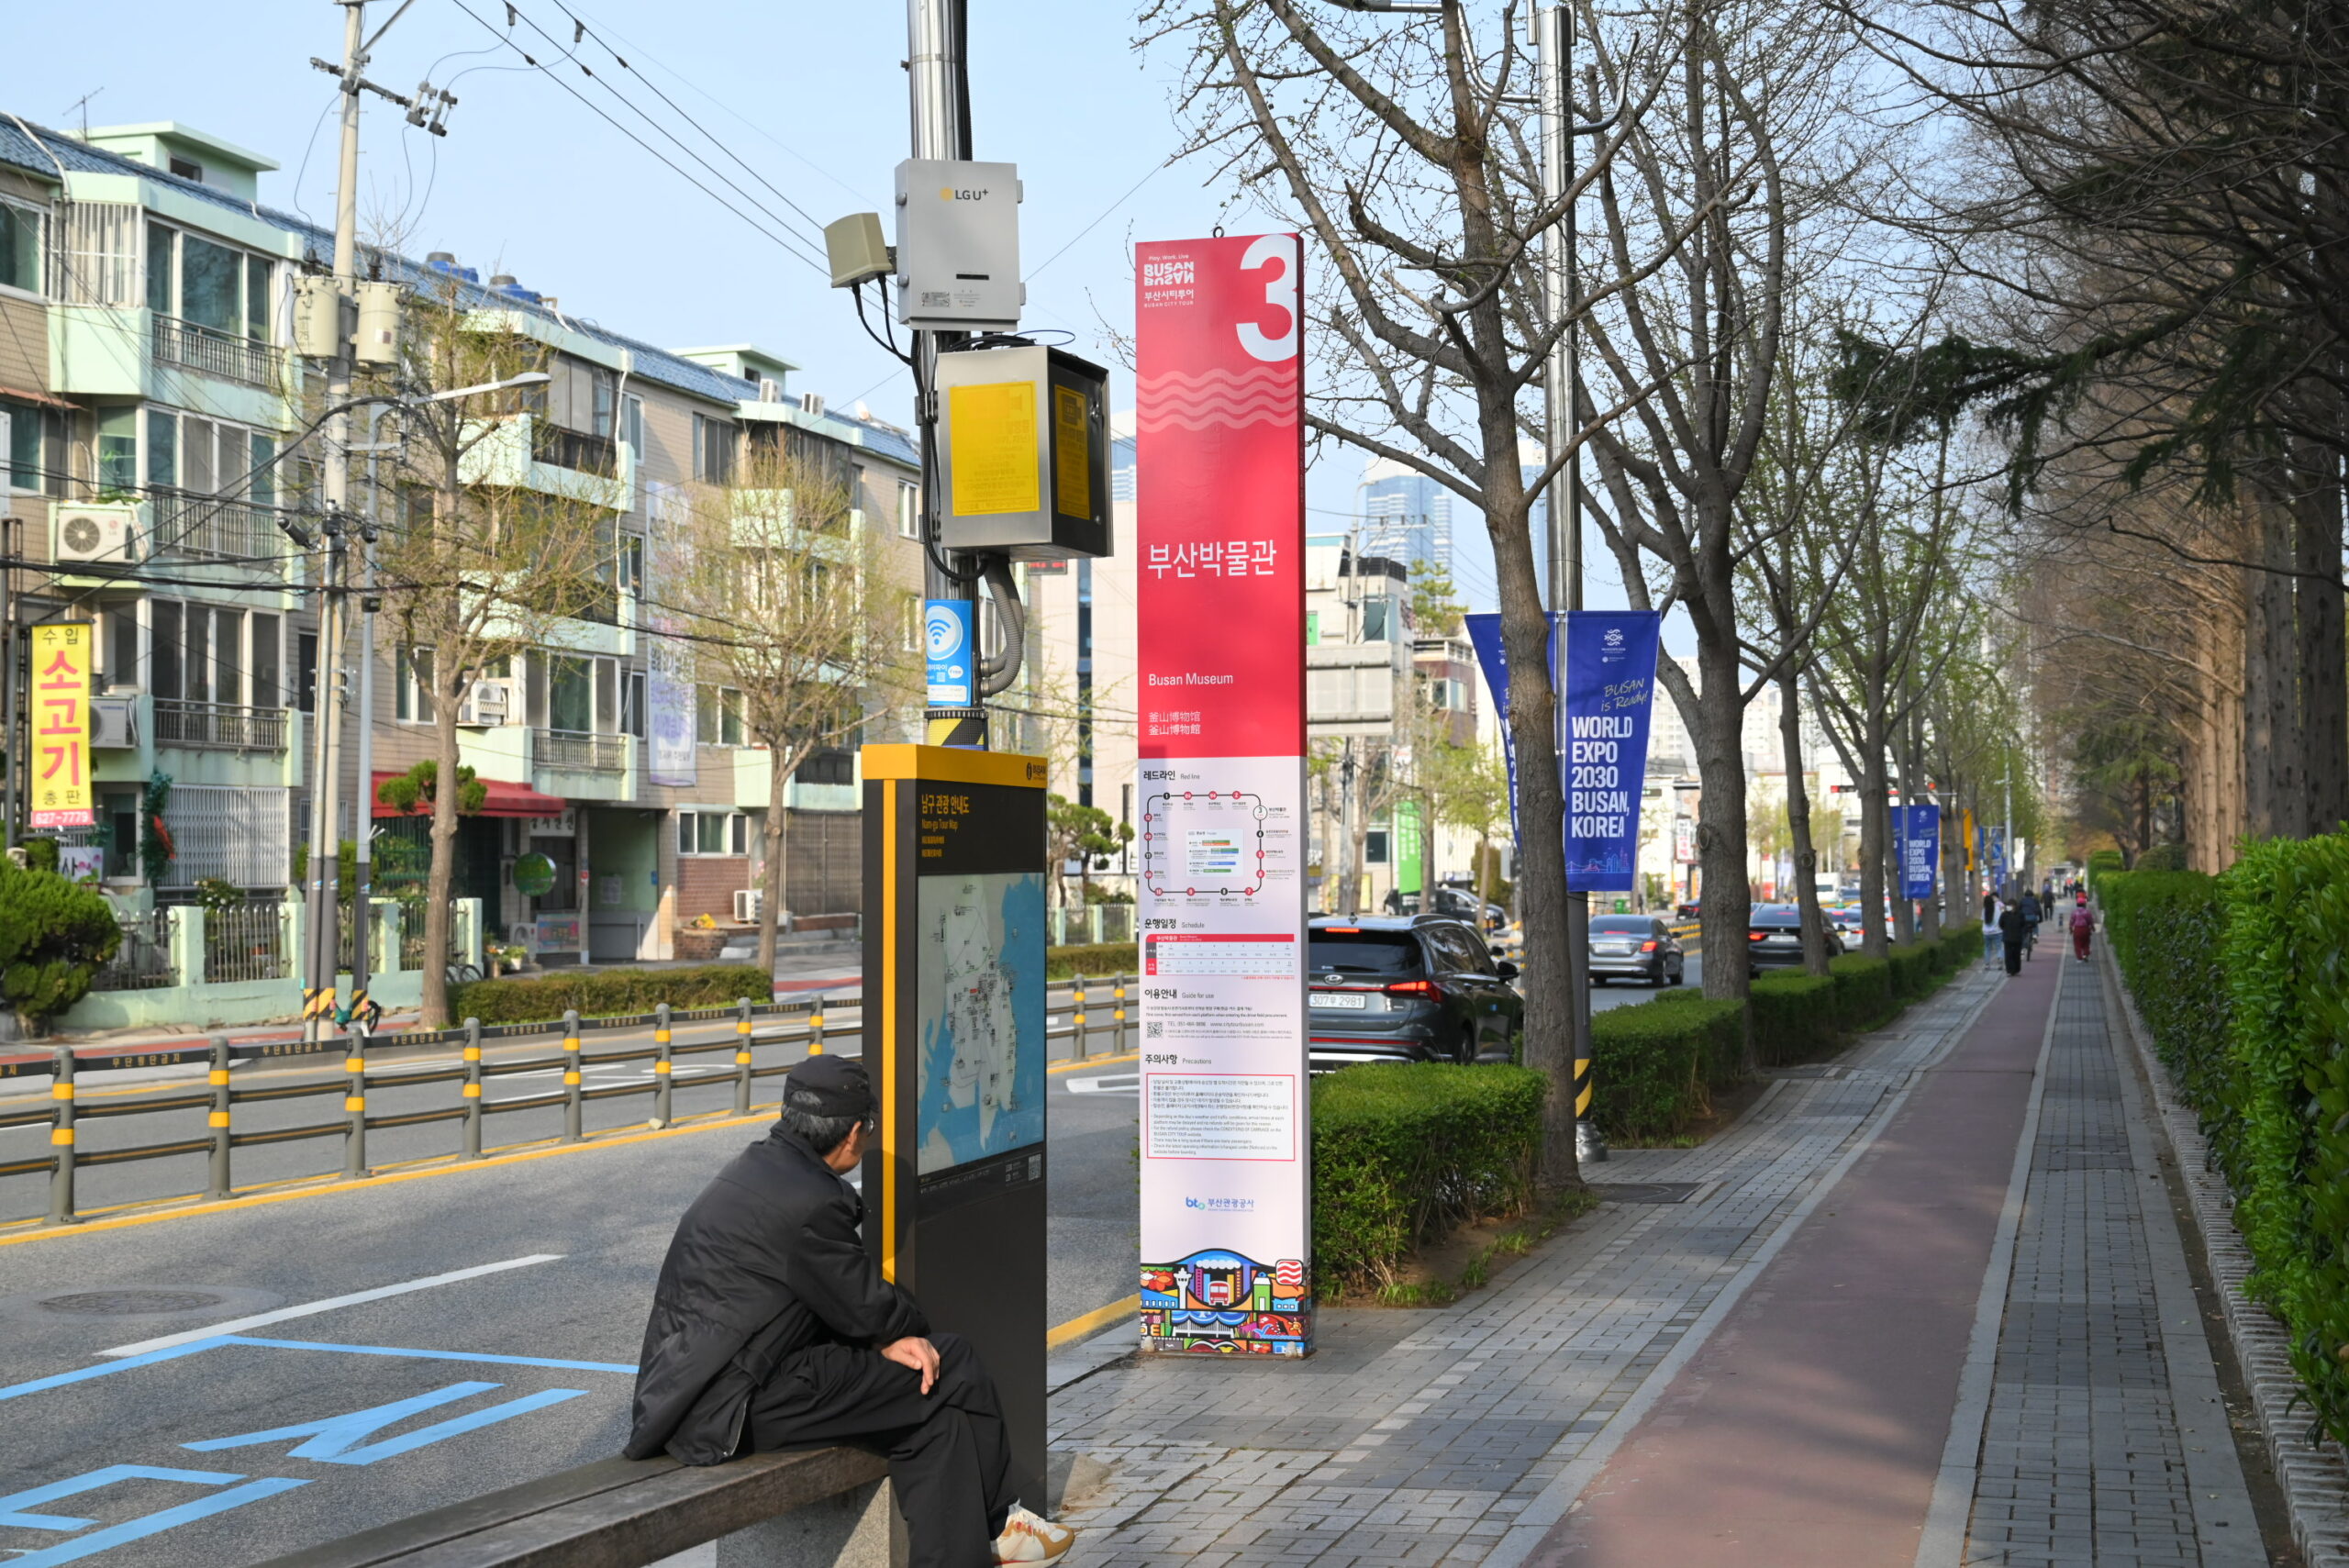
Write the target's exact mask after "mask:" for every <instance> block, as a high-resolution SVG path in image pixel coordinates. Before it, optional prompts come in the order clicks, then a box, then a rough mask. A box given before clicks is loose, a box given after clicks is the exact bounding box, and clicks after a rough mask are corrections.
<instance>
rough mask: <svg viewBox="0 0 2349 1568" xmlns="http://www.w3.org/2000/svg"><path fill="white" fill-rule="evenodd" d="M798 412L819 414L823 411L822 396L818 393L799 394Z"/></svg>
mask: <svg viewBox="0 0 2349 1568" xmlns="http://www.w3.org/2000/svg"><path fill="white" fill-rule="evenodd" d="M799 411H800V412H801V413H802V414H821V413H822V412H823V411H824V395H823V394H822V393H820V392H803V393H801V394H800V395H799Z"/></svg>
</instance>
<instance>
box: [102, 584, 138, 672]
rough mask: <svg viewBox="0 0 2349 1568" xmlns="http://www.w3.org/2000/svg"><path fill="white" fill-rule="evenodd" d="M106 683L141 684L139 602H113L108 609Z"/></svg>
mask: <svg viewBox="0 0 2349 1568" xmlns="http://www.w3.org/2000/svg"><path fill="white" fill-rule="evenodd" d="M106 684H107V685H109V686H135V685H137V684H139V606H136V605H128V604H126V605H114V606H109V607H108V608H107V610H106Z"/></svg>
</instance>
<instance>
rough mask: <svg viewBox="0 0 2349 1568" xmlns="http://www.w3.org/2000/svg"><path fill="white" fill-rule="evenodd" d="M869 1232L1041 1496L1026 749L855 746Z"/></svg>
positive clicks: (1040, 1215)
mask: <svg viewBox="0 0 2349 1568" xmlns="http://www.w3.org/2000/svg"><path fill="white" fill-rule="evenodd" d="M863 776H864V820H865V823H866V830H865V835H864V909H865V921H864V984H865V1002H864V1016H865V1020H866V1023H865V1028H866V1030H867V1033H866V1035H865V1041H866V1043H865V1067H866V1070H867V1071H868V1072H869V1073H871V1074H872V1077H873V1086H874V1094H875V1095H876V1096H877V1097H878V1099H879V1101H880V1130H879V1136H878V1137H877V1138H876V1139H875V1140H874V1143H873V1145H872V1146H871V1148H870V1149H869V1150H868V1151H867V1152H866V1154H865V1156H864V1183H863V1192H864V1239H865V1245H866V1246H867V1247H868V1248H870V1249H871V1250H872V1251H873V1252H874V1255H875V1257H877V1258H878V1260H879V1261H880V1264H881V1272H882V1273H884V1274H885V1275H886V1276H887V1277H888V1278H890V1279H892V1280H895V1281H896V1283H898V1284H902V1285H904V1286H905V1287H906V1288H907V1289H908V1290H910V1291H912V1292H913V1293H914V1295H915V1296H918V1298H919V1299H920V1301H921V1305H922V1310H923V1312H924V1313H925V1314H927V1315H928V1317H929V1318H930V1324H931V1326H932V1327H934V1328H936V1329H943V1330H949V1331H952V1332H953V1333H957V1334H960V1335H962V1336H963V1338H964V1339H965V1340H969V1341H970V1342H971V1346H972V1348H973V1349H974V1350H975V1351H978V1354H979V1359H980V1361H981V1362H983V1363H984V1364H985V1366H986V1368H987V1370H988V1372H989V1373H992V1374H993V1376H994V1378H995V1381H996V1388H997V1389H998V1390H999V1391H1000V1393H1001V1395H1002V1397H1003V1413H1004V1419H1005V1422H1006V1424H1007V1426H1008V1429H1009V1432H1010V1438H1011V1462H1012V1470H1013V1475H1014V1478H1015V1481H1016V1483H1017V1485H1019V1494H1020V1500H1021V1501H1022V1502H1024V1503H1026V1504H1027V1506H1028V1507H1030V1508H1033V1509H1036V1510H1037V1511H1039V1512H1041V1511H1043V1509H1044V1507H1045V1499H1044V1495H1043V1494H1044V1485H1043V1483H1044V1336H1045V1331H1046V1324H1045V1321H1044V1318H1045V1303H1044V1271H1045V1233H1044V1177H1045V1150H1044V1055H1045V1051H1044V946H1045V931H1044V789H1045V784H1046V779H1047V768H1046V765H1045V762H1044V760H1043V759H1042V758H1041V757H1023V756H1018V755H1014V754H1010V753H1007V752H999V751H998V752H989V751H963V750H960V749H957V748H950V747H943V746H903V745H886V746H881V745H876V746H867V747H865V748H864V751H863Z"/></svg>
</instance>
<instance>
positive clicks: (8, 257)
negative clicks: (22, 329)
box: [0, 202, 49, 294]
mask: <svg viewBox="0 0 2349 1568" xmlns="http://www.w3.org/2000/svg"><path fill="white" fill-rule="evenodd" d="M48 222H49V219H48V217H47V215H46V214H44V213H42V212H41V211H40V209H39V208H38V207H29V206H17V204H16V203H15V202H0V284H5V285H6V286H7V287H9V288H12V289H22V290H24V291H25V292H26V293H27V294H41V293H43V292H45V291H44V289H43V288H42V284H43V282H44V280H43V278H42V275H41V260H42V255H43V247H42V245H41V239H42V237H43V234H44V232H45V231H46V229H47V227H48Z"/></svg>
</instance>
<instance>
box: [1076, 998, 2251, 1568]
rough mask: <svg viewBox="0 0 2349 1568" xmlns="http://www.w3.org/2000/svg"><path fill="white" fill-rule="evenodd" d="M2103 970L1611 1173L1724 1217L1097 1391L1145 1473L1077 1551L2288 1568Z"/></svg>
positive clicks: (1860, 1062)
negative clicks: (2115, 1024)
mask: <svg viewBox="0 0 2349 1568" xmlns="http://www.w3.org/2000/svg"><path fill="white" fill-rule="evenodd" d="M2068 967H2072V966H2068V965H2062V966H2059V964H2058V963H2057V962H2054V958H2053V955H2052V954H2051V955H2050V959H2049V960H2048V961H2044V962H2034V963H2033V964H2032V965H2031V966H2029V968H2028V970H2027V971H2026V973H2025V975H2024V976H2023V977H2022V978H2021V979H2018V980H2015V981H2008V980H2006V979H2005V978H2004V977H2003V976H1999V975H1992V974H1987V973H1980V972H1970V973H1967V974H1965V975H1964V976H1961V977H1960V978H1959V979H1958V980H1957V981H1955V982H1954V984H1952V985H1951V986H1950V987H1948V988H1947V989H1946V990H1945V991H1944V992H1943V994H1942V995H1940V996H1938V997H1936V998H1934V999H1933V1000H1932V1002H1930V1003H1928V1004H1926V1005H1925V1006H1921V1007H1920V1008H1917V1009H1915V1010H1914V1011H1912V1012H1911V1013H1910V1014H1909V1016H1908V1017H1906V1018H1903V1019H1901V1020H1900V1021H1899V1022H1898V1024H1897V1025H1896V1026H1895V1028H1894V1029H1891V1030H1889V1031H1886V1032H1884V1033H1882V1034H1879V1035H1876V1036H1872V1037H1870V1039H1869V1040H1866V1041H1865V1042H1864V1043H1863V1044H1862V1045H1860V1046H1859V1047H1857V1048H1855V1049H1854V1051H1851V1052H1849V1053H1847V1054H1846V1055H1845V1056H1844V1057H1843V1058H1842V1059H1841V1060H1840V1061H1838V1062H1835V1063H1832V1064H1831V1065H1830V1066H1829V1067H1827V1068H1826V1069H1824V1070H1821V1069H1809V1070H1796V1072H1795V1073H1788V1074H1786V1075H1782V1076H1781V1077H1780V1079H1779V1081H1778V1082H1776V1083H1774V1084H1772V1085H1771V1087H1770V1088H1769V1090H1768V1091H1767V1092H1766V1093H1765V1096H1764V1097H1763V1099H1762V1100H1761V1101H1760V1102H1759V1103H1757V1104H1756V1106H1754V1107H1753V1109H1752V1110H1750V1111H1749V1112H1748V1113H1747V1115H1746V1116H1745V1117H1744V1118H1742V1120H1741V1121H1740V1122H1739V1123H1738V1124H1737V1125H1736V1126H1735V1127H1733V1128H1732V1129H1730V1130H1729V1131H1728V1132H1726V1133H1724V1134H1723V1135H1721V1136H1720V1137H1719V1138H1717V1139H1715V1140H1712V1141H1711V1142H1709V1144H1707V1145H1705V1146H1704V1147H1702V1148H1699V1149H1695V1150H1689V1151H1624V1152H1619V1153H1618V1155H1617V1157H1616V1158H1615V1159H1614V1160H1613V1161H1612V1162H1609V1164H1607V1165H1605V1166H1600V1167H1595V1168H1594V1169H1593V1170H1592V1171H1591V1172H1590V1173H1589V1174H1591V1175H1593V1176H1594V1177H1596V1178H1598V1180H1600V1181H1601V1182H1608V1183H1685V1184H1697V1186H1696V1190H1695V1191H1694V1192H1693V1193H1692V1194H1690V1195H1688V1196H1687V1198H1686V1199H1685V1200H1684V1201H1682V1202H1678V1203H1672V1204H1654V1203H1629V1202H1609V1203H1608V1204H1607V1205H1605V1206H1604V1207H1601V1208H1600V1209H1598V1211H1597V1212H1596V1213H1594V1214H1592V1215H1590V1216H1588V1217H1586V1218H1584V1219H1583V1220H1581V1221H1579V1222H1577V1224H1576V1225H1575V1227H1574V1229H1571V1230H1570V1231H1568V1232H1567V1233H1566V1234H1565V1235H1564V1236H1562V1237H1560V1238H1558V1239H1557V1240H1553V1241H1552V1242H1551V1243H1549V1244H1548V1245H1547V1246H1546V1247H1545V1248H1543V1249H1542V1251H1541V1252H1540V1253H1539V1254H1537V1255H1536V1256H1535V1257H1534V1258H1532V1259H1531V1260H1529V1261H1528V1262H1526V1263H1524V1264H1521V1265H1520V1266H1519V1267H1518V1268H1517V1269H1515V1270H1513V1271H1512V1272H1511V1273H1508V1275H1506V1276H1505V1277H1504V1278H1503V1280H1502V1281H1501V1282H1500V1283H1499V1284H1497V1285H1495V1286H1492V1287H1489V1288H1488V1289H1486V1290H1485V1291H1483V1292H1479V1293H1477V1294H1475V1295H1474V1296H1469V1297H1468V1298H1466V1299H1465V1300H1464V1302H1462V1303H1461V1304H1459V1305H1458V1306H1456V1307H1452V1308H1450V1309H1448V1310H1445V1311H1442V1312H1440V1313H1412V1312H1386V1311H1375V1310H1366V1309H1353V1310H1341V1311H1332V1312H1329V1313H1326V1314H1325V1315H1324V1317H1323V1319H1322V1323H1321V1329H1320V1344H1321V1346H1322V1349H1321V1351H1320V1352H1319V1354H1317V1355H1316V1356H1314V1357H1313V1358H1311V1359H1310V1360H1308V1361H1307V1362H1304V1363H1302V1364H1301V1365H1284V1364H1278V1363H1275V1364H1267V1363H1265V1362H1255V1361H1248V1362H1224V1361H1211V1362H1210V1361H1181V1362H1178V1361H1175V1360H1174V1359H1172V1358H1166V1359H1157V1358H1146V1357H1145V1358H1129V1359H1126V1360H1121V1361H1115V1362H1110V1363H1109V1364H1108V1365H1106V1366H1103V1367H1101V1369H1100V1370H1097V1371H1094V1372H1092V1373H1089V1375H1082V1376H1079V1377H1078V1379H1077V1381H1074V1382H1073V1383H1067V1384H1065V1385H1063V1386H1062V1387H1061V1388H1060V1389H1059V1390H1058V1391H1057V1392H1056V1393H1055V1395H1054V1396H1053V1400H1052V1444H1053V1447H1054V1449H1055V1450H1056V1451H1060V1452H1062V1453H1063V1454H1067V1455H1081V1456H1084V1457H1085V1459H1088V1460H1090V1461H1092V1462H1096V1463H1098V1464H1103V1465H1107V1466H1108V1474H1107V1477H1106V1479H1105V1480H1103V1481H1102V1482H1101V1483H1100V1484H1099V1485H1097V1486H1095V1487H1093V1488H1092V1489H1091V1490H1089V1491H1084V1492H1081V1493H1080V1495H1079V1496H1078V1497H1077V1498H1076V1500H1075V1505H1074V1506H1073V1507H1071V1508H1070V1509H1069V1510H1068V1512H1067V1515H1066V1518H1067V1522H1069V1523H1071V1524H1074V1525H1075V1526H1077V1527H1079V1528H1080V1529H1082V1530H1083V1532H1084V1533H1083V1534H1082V1536H1081V1537H1080V1540H1079V1545H1078V1548H1077V1551H1076V1552H1075V1553H1074V1554H1073V1556H1072V1557H1071V1559H1070V1561H1071V1562H1074V1563H1080V1564H1085V1565H1086V1568H1093V1565H1107V1564H1134V1565H1137V1568H1139V1565H1142V1564H1152V1565H1158V1564H1188V1565H1193V1568H1227V1565H1230V1568H1238V1565H1242V1564H1249V1565H1253V1564H1281V1565H1289V1564H1297V1565H1302V1564H1308V1563H1312V1564H1319V1565H1322V1568H1374V1565H1382V1564H1397V1565H1400V1564H1419V1563H1446V1564H1450V1563H1475V1564H1481V1565H1484V1568H1517V1565H1518V1564H1521V1563H1527V1562H1537V1563H1567V1562H1573V1563H1584V1562H1587V1563H1593V1564H1599V1565H1603V1568H1617V1565H1619V1564H1620V1565H1624V1568H1631V1565H1637V1568H1647V1565H1649V1564H1673V1565H1675V1568H1678V1565H1680V1564H1704V1563H1712V1562H1720V1563H1732V1562H1733V1563H1738V1564H1742V1565H1753V1568H1777V1565H1785V1568H1796V1565H1798V1564H1799V1565H1803V1568H1809V1565H1810V1564H1815V1563H1827V1562H1831V1563H1835V1564H1838V1565H1839V1568H1841V1565H1842V1564H1863V1563H1866V1564H1876V1563H1882V1564H1887V1565H1893V1564H1898V1568H1909V1565H1910V1564H1912V1563H1914V1564H1918V1565H1920V1568H1923V1565H1925V1564H1933V1565H1935V1568H1939V1565H1940V1564H1943V1563H1946V1564H1949V1565H1950V1568H1955V1565H1957V1564H1959V1563H1961V1562H1963V1563H1966V1564H1976V1563H1983V1564H1987V1563H2009V1564H2016V1565H2021V1564H2054V1563H2065V1564H2075V1563H2076V1564H2083V1565H2088V1564H2094V1565H2096V1568H2124V1565H2125V1568H2134V1565H2137V1564H2144V1565H2148V1568H2150V1565H2153V1564H2170V1563H2176V1564H2187V1563H2199V1564H2205V1565H2207V1568H2235V1565H2236V1564H2238V1563H2243V1564H2248V1563H2252V1562H2264V1561H2265V1558H2264V1557H2263V1556H2261V1555H2259V1553H2258V1545H2259V1538H2258V1532H2257V1529H2256V1525H2255V1523H2254V1518H2253V1514H2252V1510H2251V1507H2250V1505H2249V1500H2248V1497H2247V1496H2245V1494H2244V1490H2243V1480H2242V1477H2241V1475H2240V1473H2237V1472H2236V1470H2235V1460H2234V1451H2233V1449H2232V1442H2231V1440H2230V1439H2229V1437H2228V1431H2227V1427H2226V1424H2225V1420H2224V1413H2223V1409H2222V1407H2221V1406H2220V1405H2219V1404H2218V1400H2217V1387H2216V1382H2215V1377H2214V1374H2213V1373H2212V1371H2211V1368H2210V1359H2209V1353H2208V1351H2207V1348H2206V1347H2205V1346H2204V1344H2203V1341H2202V1340H2201V1337H2200V1333H2199V1324H2198V1321H2197V1318H2196V1314H2195V1311H2194V1305H2193V1300H2192V1295H2191V1290H2190V1287H2189V1286H2188V1284H2187V1282H2186V1274H2185V1270H2184V1262H2183V1255H2182V1253H2181V1252H2180V1251H2179V1248H2178V1241H2177V1237H2176V1230H2175V1228H2174V1225H2173V1222H2172V1219H2171V1217H2170V1214H2169V1210H2168V1207H2167V1205H2166V1202H2165V1198H2164V1195H2163V1188H2162V1185H2161V1184H2160V1182H2159V1180H2158V1173H2157V1172H2156V1171H2155V1168H2154V1162H2153V1154H2152V1148H2151V1143H2150V1141H2149V1138H2150V1135H2149V1133H2148V1131H2147V1129H2146V1123H2145V1121H2144V1113H2143V1106H2141V1104H2140V1103H2139V1100H2138V1090H2137V1086H2136V1084H2135V1083H2134V1081H2133V1079H2132V1078H2130V1077H2128V1076H2127V1071H2128V1070H2127V1069H2126V1068H2125V1067H2124V1066H2122V1065H2121V1062H2123V1060H2124V1059H2123V1058H2121V1056H2120V1055H2119V1054H2118V1053H2117V1051H2116V1049H2115V1047H2114V1044H2113V1042H2112V1040H2111V1037H2110V1030H2109V1029H2108V1026H2107V1020H2106V1019H2105V1018H2104V1012H2103V1008H2104V1004H2103V1001H2102V997H2101V992H2100V989H2099V986H2098V985H2097V984H2095V982H2094V979H2093V976H2092V972H2091V971H2089V970H2087V968H2085V967H2084V966H2083V967H2079V968H2078V970H2077V973H2070V974H2061V973H2060V972H2061V969H2062V968H2068ZM2059 974H2060V977H2061V979H2062V980H2064V981H2065V983H2066V984H2065V985H2064V987H2063V995H2062V1001H2061V1004H2060V1007H2055V1006H2051V1005H2052V1004H2053V1003H2054V993H2055V991H2056V986H2057V980H2058V978H2059ZM1797 1074H1800V1075H1797ZM2018 1151H2022V1153H2023V1156H2024V1157H2023V1158H2021V1159H2018ZM2149 1178H2152V1179H2149ZM2198 1358H2199V1359H2198ZM1078 1371H1079V1368H1078V1367H1077V1366H1076V1365H1075V1364H1074V1363H1073V1362H1067V1361H1065V1360H1064V1361H1063V1362H1060V1363H1058V1365H1057V1372H1056V1375H1057V1376H1058V1377H1063V1378H1065V1377H1070V1376H1075V1375H1076V1374H1077V1373H1078ZM1085 1468H1086V1470H1088V1471H1089V1470H1090V1466H1086V1467H1085ZM2209 1494H2216V1496H2209ZM1920 1546H1921V1550H1920ZM2246 1547H2247V1548H2248V1549H2249V1553H2250V1554H2249V1555H2243V1548H2246Z"/></svg>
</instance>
